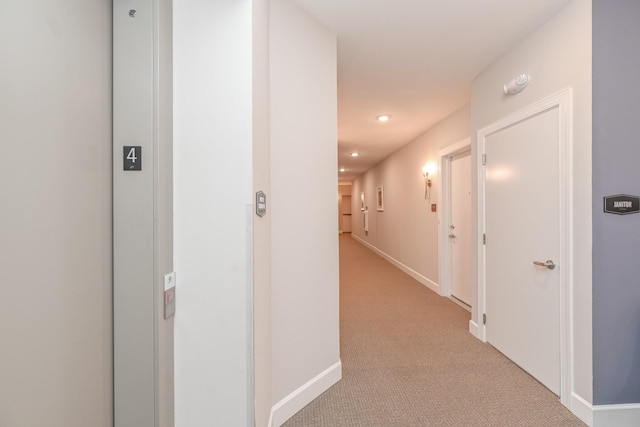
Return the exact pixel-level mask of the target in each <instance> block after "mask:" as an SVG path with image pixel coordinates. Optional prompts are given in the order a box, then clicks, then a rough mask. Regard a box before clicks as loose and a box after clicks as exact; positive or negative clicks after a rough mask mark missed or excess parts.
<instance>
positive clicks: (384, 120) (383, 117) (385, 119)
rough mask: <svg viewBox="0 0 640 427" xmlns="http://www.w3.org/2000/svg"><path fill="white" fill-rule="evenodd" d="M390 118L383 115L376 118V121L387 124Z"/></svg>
mask: <svg viewBox="0 0 640 427" xmlns="http://www.w3.org/2000/svg"><path fill="white" fill-rule="evenodd" d="M390 118H391V116H387V115H386V114H383V115H382V116H378V121H379V122H388V121H389V119H390Z"/></svg>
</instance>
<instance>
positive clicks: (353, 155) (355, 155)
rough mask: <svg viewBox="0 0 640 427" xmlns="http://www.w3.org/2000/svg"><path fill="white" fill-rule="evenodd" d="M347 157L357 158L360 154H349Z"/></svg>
mask: <svg viewBox="0 0 640 427" xmlns="http://www.w3.org/2000/svg"><path fill="white" fill-rule="evenodd" d="M349 155H350V156H351V157H358V156H359V155H360V153H356V152H353V153H351V154H349Z"/></svg>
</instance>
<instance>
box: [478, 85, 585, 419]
mask: <svg viewBox="0 0 640 427" xmlns="http://www.w3.org/2000/svg"><path fill="white" fill-rule="evenodd" d="M553 110H556V111H557V113H558V119H559V135H558V137H559V149H558V162H559V174H560V177H559V178H560V185H559V186H560V192H559V210H560V214H559V225H560V236H559V237H560V258H559V262H558V265H559V266H561V268H560V271H559V274H560V401H561V402H562V404H563V405H564V406H566V407H570V403H571V395H572V393H573V384H574V382H573V345H572V343H573V316H572V308H573V274H572V273H573V257H572V254H573V247H572V237H573V224H572V202H573V200H572V196H573V194H572V143H573V131H572V129H573V124H572V120H573V117H572V116H573V111H572V90H571V88H567V89H563V90H561V91H559V92H557V93H555V94H553V95H550V96H548V97H546V98H544V99H542V100H540V101H538V102H535V103H533V104H531V105H529V106H527V107H524V108H523V109H521V110H519V111H517V112H515V113H513V114H510V115H508V116H506V117H504V118H502V119H500V120H498V121H497V122H495V123H493V124H491V125H489V126H487V127H484V128H482V129H480V130H478V132H477V139H476V153H477V156H476V162H477V163H476V170H477V194H478V211H477V221H478V222H477V230H478V239H477V254H478V256H477V273H478V276H477V283H478V287H477V301H476V302H477V307H478V310H477V311H475V312H476V313H477V319H472V321H473V320H475V323H476V324H477V325H476V328H477V329H476V330H477V337H478V338H479V339H480V340H482V341H483V342H486V341H487V336H486V326H485V325H484V324H483V322H482V318H483V314H484V313H486V311H485V310H486V253H485V245H484V244H483V234H484V233H485V230H486V228H485V225H486V223H485V212H486V209H485V208H486V206H485V201H486V194H485V188H486V187H485V166H484V162H483V154H484V153H485V147H486V139H487V138H488V137H489V136H491V135H492V134H494V133H496V132H499V131H501V130H503V129H505V128H508V127H511V126H514V125H516V124H518V123H520V122H522V121H524V120H527V119H529V118H532V117H535V116H537V115H539V114H543V113H545V112H548V111H553ZM489 161H490V159H489ZM490 239H491V236H487V240H490Z"/></svg>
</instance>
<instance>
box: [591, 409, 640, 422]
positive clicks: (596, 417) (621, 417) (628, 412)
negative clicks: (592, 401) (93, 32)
mask: <svg viewBox="0 0 640 427" xmlns="http://www.w3.org/2000/svg"><path fill="white" fill-rule="evenodd" d="M638 426H640V403H629V404H624V405H595V406H594V407H593V427H638Z"/></svg>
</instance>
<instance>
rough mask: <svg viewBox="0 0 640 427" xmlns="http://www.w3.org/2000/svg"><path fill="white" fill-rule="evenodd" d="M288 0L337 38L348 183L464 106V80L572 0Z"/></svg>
mask: <svg viewBox="0 0 640 427" xmlns="http://www.w3.org/2000/svg"><path fill="white" fill-rule="evenodd" d="M293 1H294V2H295V3H296V4H298V5H299V6H300V7H301V8H302V9H304V10H306V11H307V12H308V13H309V14H310V15H311V16H313V17H314V18H315V19H316V20H317V21H319V22H320V23H321V24H323V25H324V26H325V27H327V28H329V29H330V30H332V31H334V32H335V33H336V34H337V38H338V165H339V167H340V168H344V169H345V172H343V173H340V176H339V179H340V182H347V181H351V180H352V179H353V178H355V177H357V176H359V175H360V174H362V173H363V172H365V171H366V170H367V169H369V168H371V167H372V166H374V165H375V164H377V163H379V162H380V161H381V160H383V159H384V158H385V157H387V156H389V155H390V154H391V153H393V152H394V151H396V150H397V149H398V148H400V147H401V146H403V145H405V144H407V143H408V142H410V141H412V140H413V139H414V138H415V137H417V136H418V135H420V134H421V133H423V132H424V131H426V130H427V129H429V128H430V127H431V126H433V125H434V124H436V123H437V122H439V121H440V120H442V119H443V118H445V117H447V116H448V115H450V114H451V113H453V112H454V111H456V110H458V109H459V108H461V107H463V106H464V105H466V104H467V103H468V102H469V93H470V86H471V81H472V80H473V79H474V78H475V77H476V76H477V75H478V74H479V73H480V72H481V71H482V70H483V69H484V68H486V67H487V66H488V65H489V64H491V63H492V62H493V61H494V60H495V59H497V58H498V57H499V56H501V55H502V54H503V53H505V52H506V51H508V50H509V48H511V47H512V46H514V45H515V44H516V43H518V42H519V41H520V40H522V39H523V38H524V37H526V35H527V34H529V33H531V32H532V31H533V30H535V29H536V28H538V27H539V26H540V25H541V24H542V23H544V22H545V21H546V20H548V19H549V18H550V17H551V16H553V15H554V14H556V13H557V12H558V11H559V10H560V9H561V8H562V7H563V6H565V5H566V4H567V3H569V2H570V1H571V0H483V1H478V0H393V1H386V0H293ZM382 114H388V115H390V116H391V119H390V120H389V121H388V122H386V123H381V122H379V121H378V120H377V119H376V118H377V116H379V115H382ZM352 152H358V153H360V156H358V157H357V158H353V157H350V155H349V154H350V153H352Z"/></svg>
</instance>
